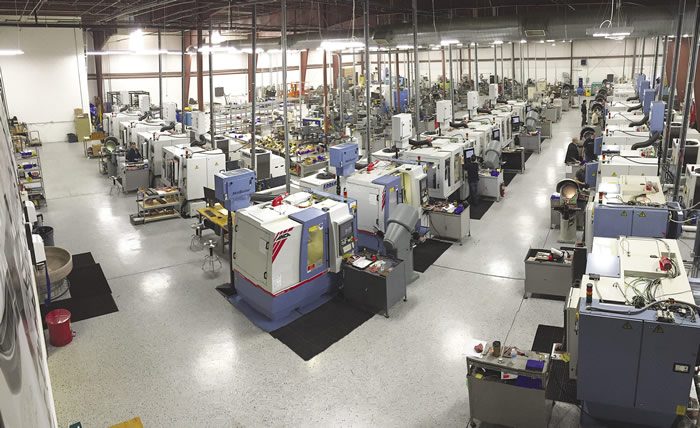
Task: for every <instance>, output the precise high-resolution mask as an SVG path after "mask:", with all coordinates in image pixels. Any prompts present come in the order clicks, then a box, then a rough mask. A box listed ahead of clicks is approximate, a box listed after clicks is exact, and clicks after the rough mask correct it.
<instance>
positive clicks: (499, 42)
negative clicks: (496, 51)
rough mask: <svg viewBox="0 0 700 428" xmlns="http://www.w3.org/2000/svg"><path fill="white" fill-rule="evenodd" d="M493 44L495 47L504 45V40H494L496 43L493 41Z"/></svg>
mask: <svg viewBox="0 0 700 428" xmlns="http://www.w3.org/2000/svg"><path fill="white" fill-rule="evenodd" d="M493 44H494V45H502V44H503V40H494V41H493Z"/></svg>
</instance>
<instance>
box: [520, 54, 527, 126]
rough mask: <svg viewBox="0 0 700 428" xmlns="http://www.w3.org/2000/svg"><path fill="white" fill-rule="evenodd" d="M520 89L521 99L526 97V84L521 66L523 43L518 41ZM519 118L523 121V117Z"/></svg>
mask: <svg viewBox="0 0 700 428" xmlns="http://www.w3.org/2000/svg"><path fill="white" fill-rule="evenodd" d="M520 91H521V92H522V93H521V95H522V97H523V100H526V99H527V86H526V85H525V69H524V68H523V44H522V43H520ZM520 120H521V121H522V122H525V118H524V117H521V118H520Z"/></svg>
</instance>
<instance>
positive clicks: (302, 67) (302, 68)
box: [299, 49, 326, 94]
mask: <svg viewBox="0 0 700 428" xmlns="http://www.w3.org/2000/svg"><path fill="white" fill-rule="evenodd" d="M299 55H300V56H301V57H300V62H299V72H300V80H301V82H300V83H301V84H300V85H299V87H301V92H300V94H301V93H303V92H304V89H305V88H306V69H307V67H308V65H309V50H308V49H306V50H303V51H301V52H300V53H299ZM323 57H324V58H325V57H326V51H323Z"/></svg>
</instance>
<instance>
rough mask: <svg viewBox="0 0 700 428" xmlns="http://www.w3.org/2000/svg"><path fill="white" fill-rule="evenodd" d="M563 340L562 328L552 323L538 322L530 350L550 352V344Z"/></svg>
mask: <svg viewBox="0 0 700 428" xmlns="http://www.w3.org/2000/svg"><path fill="white" fill-rule="evenodd" d="M563 341H564V328H563V327H555V326H553V325H544V324H540V325H538V326H537V333H535V340H534V341H533V342H532V348H531V349H532V350H533V351H537V352H545V353H547V354H549V353H550V352H552V345H553V344H555V343H562V342H563Z"/></svg>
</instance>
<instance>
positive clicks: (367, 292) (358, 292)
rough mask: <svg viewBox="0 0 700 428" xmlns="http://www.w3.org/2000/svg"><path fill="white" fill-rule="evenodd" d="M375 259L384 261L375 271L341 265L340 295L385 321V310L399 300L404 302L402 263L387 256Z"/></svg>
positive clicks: (404, 282) (404, 277)
mask: <svg viewBox="0 0 700 428" xmlns="http://www.w3.org/2000/svg"><path fill="white" fill-rule="evenodd" d="M376 257H377V261H384V262H385V265H384V267H383V268H382V270H380V271H378V272H371V271H370V270H369V269H370V268H369V267H368V268H365V269H360V268H358V267H355V266H353V265H352V264H349V263H343V274H344V280H343V283H344V285H343V295H344V296H345V299H347V300H349V301H350V302H353V303H355V304H357V305H358V306H360V307H363V308H366V309H369V310H371V311H372V312H374V313H376V314H379V313H383V314H384V316H385V317H387V318H389V308H391V307H392V306H394V304H395V303H397V302H398V301H399V300H401V299H403V300H404V301H406V276H405V274H404V269H405V264H404V262H403V261H401V260H396V259H391V258H389V257H384V256H376ZM370 267H371V266H370Z"/></svg>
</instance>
